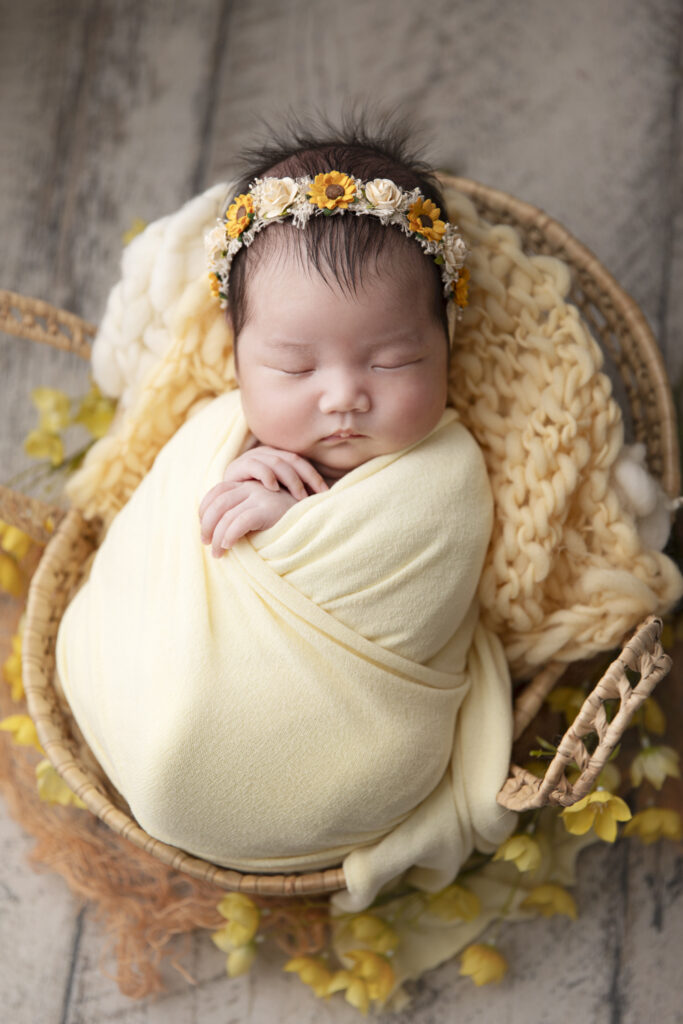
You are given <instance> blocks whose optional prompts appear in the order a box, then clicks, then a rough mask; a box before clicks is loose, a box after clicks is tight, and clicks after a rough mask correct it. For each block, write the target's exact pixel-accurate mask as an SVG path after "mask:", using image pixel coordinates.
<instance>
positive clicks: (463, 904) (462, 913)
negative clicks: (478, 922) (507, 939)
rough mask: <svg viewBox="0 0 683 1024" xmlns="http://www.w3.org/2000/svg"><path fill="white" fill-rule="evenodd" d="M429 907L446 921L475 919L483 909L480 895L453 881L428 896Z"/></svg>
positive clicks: (430, 911) (431, 911)
mask: <svg viewBox="0 0 683 1024" xmlns="http://www.w3.org/2000/svg"><path fill="white" fill-rule="evenodd" d="M427 908H428V910H429V913H430V914H435V915H436V916H437V917H440V918H441V919H442V920H444V921H455V920H457V919H458V918H460V919H461V920H463V921H474V919H475V917H478V915H479V912H480V910H481V904H480V902H479V897H478V896H477V895H476V893H473V892H470V890H469V889H466V888H465V886H464V885H458V884H457V883H455V882H453V883H452V884H451V885H447V886H446V888H445V889H441V891H440V892H435V893H431V894H430V895H429V896H428V897H427Z"/></svg>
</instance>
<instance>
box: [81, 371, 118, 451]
mask: <svg viewBox="0 0 683 1024" xmlns="http://www.w3.org/2000/svg"><path fill="white" fill-rule="evenodd" d="M115 411H116V402H115V401H114V399H112V398H107V397H105V395H103V394H102V392H101V391H100V389H99V388H98V386H97V385H96V384H95V383H94V382H93V383H92V384H91V387H90V391H89V392H88V394H87V395H85V396H84V397H83V398H82V399H81V401H80V404H79V406H78V410H77V412H76V415H75V416H74V418H73V422H74V423H81V424H82V425H83V426H84V427H85V428H86V430H88V431H90V433H91V434H92V436H93V437H95V438H98V439H99V438H100V437H104V435H105V434H106V433H107V431H108V430H109V427H110V425H111V421H112V420H113V418H114V413H115Z"/></svg>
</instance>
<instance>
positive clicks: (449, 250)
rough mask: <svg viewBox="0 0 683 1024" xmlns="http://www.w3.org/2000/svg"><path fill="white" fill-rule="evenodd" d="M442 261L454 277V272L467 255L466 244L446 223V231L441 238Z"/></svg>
mask: <svg viewBox="0 0 683 1024" xmlns="http://www.w3.org/2000/svg"><path fill="white" fill-rule="evenodd" d="M441 244H442V251H443V258H444V263H445V264H446V268H447V270H448V272H449V274H451V276H453V277H455V274H456V272H457V271H458V270H460V268H461V267H462V266H463V264H464V262H465V257H466V256H467V246H466V245H465V243H464V242H463V240H462V238H461V237H460V235H458V233H457V231H456V230H455V228H454V227H453V225H452V224H447V225H446V232H445V234H444V236H443V238H442V240H441Z"/></svg>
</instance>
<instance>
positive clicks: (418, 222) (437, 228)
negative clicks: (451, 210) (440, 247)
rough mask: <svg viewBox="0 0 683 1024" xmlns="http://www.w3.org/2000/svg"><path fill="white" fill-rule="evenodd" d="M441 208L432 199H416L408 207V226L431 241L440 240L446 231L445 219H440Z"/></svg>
mask: <svg viewBox="0 0 683 1024" xmlns="http://www.w3.org/2000/svg"><path fill="white" fill-rule="evenodd" d="M440 213H441V208H440V207H439V206H437V205H436V203H433V202H432V200H431V199H416V200H415V202H414V203H413V204H412V206H410V207H409V209H408V227H409V228H410V230H411V231H415V232H416V234H418V235H423V236H424V238H427V239H428V240H429V241H430V242H438V241H440V239H441V238H443V235H444V232H445V231H446V224H445V221H442V220H439V214H440Z"/></svg>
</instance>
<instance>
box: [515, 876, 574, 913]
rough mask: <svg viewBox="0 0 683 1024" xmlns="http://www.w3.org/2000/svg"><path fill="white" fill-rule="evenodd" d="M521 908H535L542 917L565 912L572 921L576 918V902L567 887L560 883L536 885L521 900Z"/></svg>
mask: <svg viewBox="0 0 683 1024" xmlns="http://www.w3.org/2000/svg"><path fill="white" fill-rule="evenodd" d="M521 907H522V909H523V910H536V911H538V913H539V914H542V915H543V917H552V916H553V914H566V915H567V917H571V918H572V920H573V921H575V920H576V918H577V916H578V915H577V910H576V902H575V900H574V897H573V896H572V894H571V893H570V892H568V891H567V889H565V888H563V886H561V885H552V884H550V883H548V884H546V885H537V886H536V887H535V888H534V889H532V890H531V892H530V893H529V895H528V896H527V897H526V899H524V900H522V903H521Z"/></svg>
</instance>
